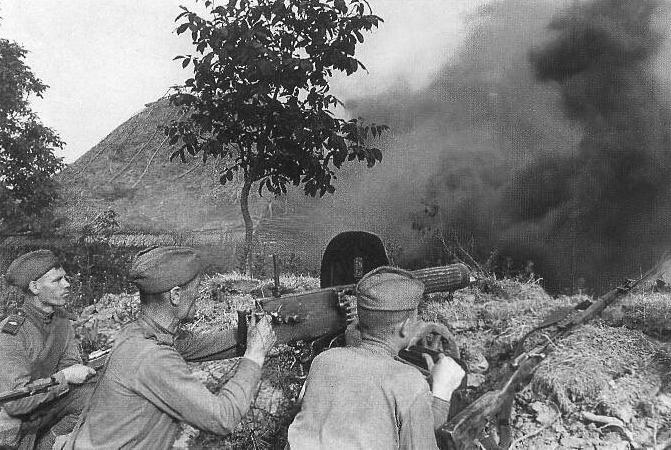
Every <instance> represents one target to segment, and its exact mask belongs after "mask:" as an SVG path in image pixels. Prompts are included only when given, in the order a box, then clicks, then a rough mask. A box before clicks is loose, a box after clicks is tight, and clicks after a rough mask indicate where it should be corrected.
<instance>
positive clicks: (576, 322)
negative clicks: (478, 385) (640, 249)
mask: <svg viewBox="0 0 671 450" xmlns="http://www.w3.org/2000/svg"><path fill="white" fill-rule="evenodd" d="M664 261H665V259H663V260H662V262H660V263H659V264H657V265H656V266H655V267H653V268H652V269H650V270H649V271H648V272H646V273H645V274H644V275H642V276H641V277H640V278H639V279H638V280H626V282H625V283H623V284H622V285H621V286H618V287H616V288H615V289H613V290H611V291H609V292H608V293H606V294H605V295H603V296H602V297H600V298H599V299H598V300H597V301H596V302H594V303H593V304H591V305H590V306H589V307H588V308H587V309H584V310H582V311H579V312H577V313H575V314H574V315H572V316H567V317H565V318H563V320H562V319H560V320H555V321H551V323H545V324H542V325H541V326H540V327H537V328H536V329H535V330H533V332H536V331H538V330H540V329H545V330H546V331H545V333H544V338H545V341H544V342H543V343H541V344H538V345H536V346H534V347H533V348H532V349H531V350H529V351H526V352H523V353H521V354H519V355H518V356H517V357H516V358H515V359H514V360H513V361H512V363H511V364H510V365H511V368H512V369H513V373H512V375H511V376H510V378H509V379H508V381H507V382H506V383H505V384H504V385H503V387H502V388H501V389H499V390H495V391H489V392H486V393H485V394H483V395H482V396H481V397H479V398H478V399H476V400H475V401H474V402H473V403H471V404H470V405H469V406H468V407H466V408H465V409H464V410H462V411H461V412H459V413H458V414H457V415H456V416H454V417H452V418H451V419H450V420H449V421H448V422H447V423H446V424H444V425H443V426H442V427H440V428H439V430H438V431H437V432H436V438H437V440H438V445H439V447H440V448H441V449H448V450H466V449H474V448H478V446H477V441H478V439H480V438H481V436H482V433H483V430H484V429H485V427H486V425H487V423H488V422H489V421H490V420H493V419H499V423H500V424H501V423H503V424H508V421H509V417H507V416H509V414H510V412H511V409H512V404H513V400H514V397H515V395H516V394H517V392H519V391H520V390H521V389H522V388H523V387H524V386H526V385H527V384H529V382H530V381H531V378H532V376H533V374H534V372H535V370H536V368H537V367H538V365H539V364H540V363H541V362H542V361H543V360H544V359H545V358H546V357H547V355H548V354H549V353H550V352H552V350H553V349H554V347H555V344H554V343H555V342H557V341H558V340H560V339H562V338H564V337H566V336H567V335H569V334H570V333H571V332H572V331H573V330H574V329H575V328H576V327H578V326H580V325H582V324H584V323H586V322H588V321H590V320H592V319H594V318H596V317H598V316H599V315H600V314H601V313H602V312H603V310H604V309H606V308H607V307H608V306H610V305H611V304H612V303H614V302H615V301H617V300H618V299H620V298H622V297H624V296H625V295H627V294H629V293H630V292H631V291H632V290H633V289H634V288H636V287H637V286H639V285H641V284H642V283H643V282H645V281H647V280H648V279H649V278H651V276H653V275H655V274H656V273H657V272H658V269H659V267H660V266H661V264H663V262H664ZM533 332H532V333H527V334H526V335H525V336H524V338H523V340H524V339H526V338H527V337H529V336H530V335H532V334H533ZM522 344H523V341H522V342H520V343H519V344H518V348H520V347H521V346H522ZM503 440H504V439H501V441H500V442H499V448H501V449H506V448H508V447H509V446H510V439H509V436H506V439H505V441H506V442H503Z"/></svg>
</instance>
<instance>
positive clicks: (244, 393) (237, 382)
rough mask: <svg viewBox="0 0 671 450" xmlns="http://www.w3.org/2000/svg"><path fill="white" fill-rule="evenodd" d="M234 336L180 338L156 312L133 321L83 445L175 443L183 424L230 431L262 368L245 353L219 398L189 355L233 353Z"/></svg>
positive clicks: (78, 436) (79, 439)
mask: <svg viewBox="0 0 671 450" xmlns="http://www.w3.org/2000/svg"><path fill="white" fill-rule="evenodd" d="M233 336H234V334H232V333H230V332H224V333H214V334H210V335H208V336H205V337H202V338H201V337H199V336H193V335H192V336H188V337H187V338H185V339H181V340H175V337H174V336H173V334H171V333H170V332H168V330H165V329H164V328H162V327H160V326H159V325H158V324H156V323H155V322H154V321H152V320H151V319H150V318H148V317H146V316H143V315H141V316H140V318H139V319H138V320H137V321H135V322H133V323H131V324H129V325H127V326H126V327H125V328H124V329H123V330H122V331H121V332H120V333H119V335H118V336H117V338H116V342H117V343H116V345H115V348H114V350H113V351H112V353H111V355H110V358H109V361H108V363H107V368H106V369H105V372H104V374H103V376H102V379H101V381H100V382H99V384H98V386H97V387H96V390H95V393H94V394H93V396H92V398H91V407H90V410H89V411H88V412H87V414H86V419H85V421H84V423H83V424H82V426H81V428H80V429H79V431H78V432H77V431H76V432H75V433H73V438H71V442H70V443H69V444H70V445H72V447H71V448H76V449H118V448H141V449H167V448H171V446H172V444H173V442H174V441H175V439H176V437H177V433H178V432H179V423H180V422H186V423H188V424H189V425H192V426H194V427H196V428H198V429H201V430H205V431H209V432H212V433H217V434H227V433H230V432H231V431H232V430H233V428H234V427H235V426H236V425H237V424H238V423H239V422H240V420H241V419H242V417H243V416H244V415H245V414H246V413H247V410H248V409H249V405H250V404H251V401H252V398H253V395H254V392H255V388H256V386H257V385H258V382H259V380H260V378H261V368H260V367H259V365H258V364H257V363H255V362H253V361H251V360H249V359H246V358H241V359H240V363H239V365H238V368H237V371H236V373H235V375H233V377H232V378H231V379H230V380H229V381H228V383H226V385H224V387H223V388H222V390H221V392H220V393H219V395H218V396H215V395H214V394H212V393H211V392H210V391H209V390H207V388H205V386H203V384H202V383H201V382H200V381H199V380H198V379H197V378H195V377H194V376H193V375H191V373H190V372H189V369H188V367H187V364H186V361H185V358H187V359H191V360H194V359H198V360H205V359H216V358H221V357H222V356H230V354H232V350H233V349H234V348H235V339H234V338H233Z"/></svg>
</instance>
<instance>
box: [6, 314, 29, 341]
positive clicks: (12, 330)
mask: <svg viewBox="0 0 671 450" xmlns="http://www.w3.org/2000/svg"><path fill="white" fill-rule="evenodd" d="M25 321H26V318H25V317H23V316H19V315H16V314H14V315H11V316H9V317H7V319H5V323H4V324H3V325H2V332H3V333H7V334H11V335H12V336H14V335H16V333H18V332H19V329H20V328H21V325H23V322H25Z"/></svg>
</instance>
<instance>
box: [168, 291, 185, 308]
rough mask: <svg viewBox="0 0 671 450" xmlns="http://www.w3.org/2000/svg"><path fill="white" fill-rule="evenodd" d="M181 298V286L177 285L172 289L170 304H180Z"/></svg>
mask: <svg viewBox="0 0 671 450" xmlns="http://www.w3.org/2000/svg"><path fill="white" fill-rule="evenodd" d="M181 299H182V290H181V289H180V287H179V286H175V287H174V288H172V289H170V304H171V305H172V306H178V305H179V302H180V301H181Z"/></svg>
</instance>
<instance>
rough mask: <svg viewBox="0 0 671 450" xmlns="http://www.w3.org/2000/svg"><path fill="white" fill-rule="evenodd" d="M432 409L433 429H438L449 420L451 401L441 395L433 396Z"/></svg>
mask: <svg viewBox="0 0 671 450" xmlns="http://www.w3.org/2000/svg"><path fill="white" fill-rule="evenodd" d="M431 411H432V412H433V429H434V430H437V429H438V428H440V427H441V425H443V424H444V423H445V422H447V419H448V417H449V415H450V402H448V401H446V400H443V399H442V398H439V397H433V399H432V401H431Z"/></svg>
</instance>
